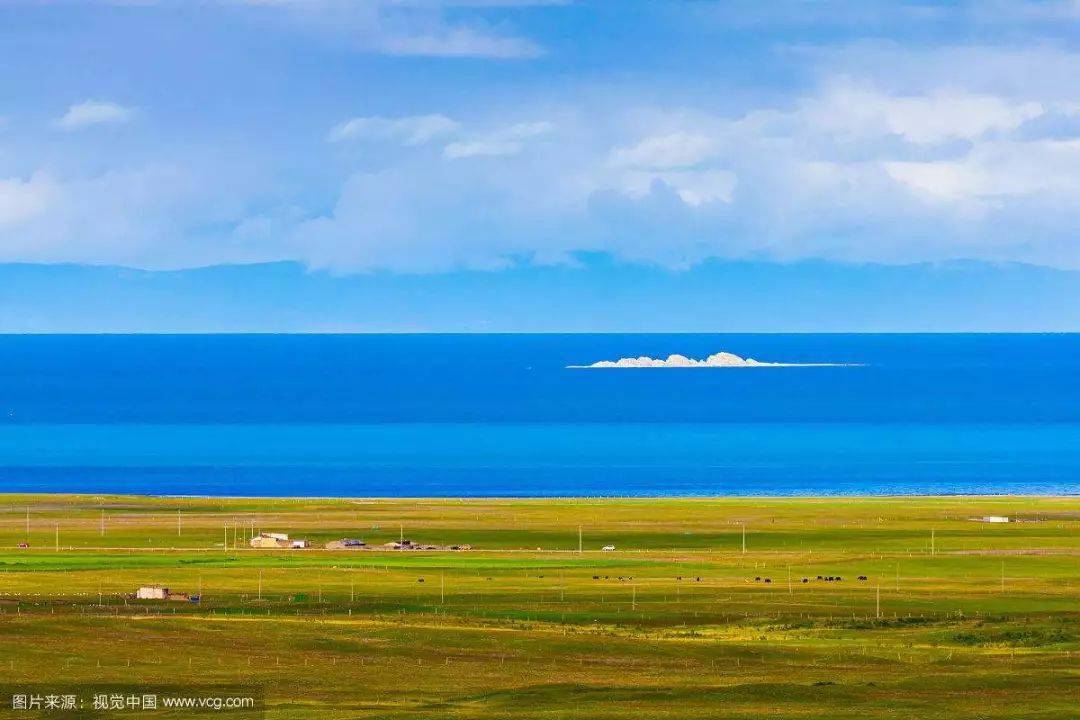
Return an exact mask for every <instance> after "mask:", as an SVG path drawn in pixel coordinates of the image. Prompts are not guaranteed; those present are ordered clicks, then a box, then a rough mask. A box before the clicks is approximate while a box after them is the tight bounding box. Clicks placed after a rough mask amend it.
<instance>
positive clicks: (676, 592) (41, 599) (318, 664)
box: [0, 488, 1080, 720]
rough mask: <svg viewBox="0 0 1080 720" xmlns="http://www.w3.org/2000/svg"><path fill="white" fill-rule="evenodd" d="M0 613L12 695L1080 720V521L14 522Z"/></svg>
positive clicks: (489, 508)
mask: <svg viewBox="0 0 1080 720" xmlns="http://www.w3.org/2000/svg"><path fill="white" fill-rule="evenodd" d="M298 490H299V491H302V489H301V488H298ZM983 515H1008V516H1010V517H1012V518H1014V519H1018V520H1020V521H1021V522H1010V523H1008V524H999V525H994V524H986V523H980V522H974V521H972V520H971V518H973V517H979V516H983ZM579 529H580V542H581V551H579V549H578V548H579ZM259 530H263V531H271V530H272V531H283V532H288V533H290V534H291V535H293V536H295V537H304V538H307V539H309V540H312V541H313V542H314V543H315V544H316V545H320V546H321V545H322V544H323V543H325V542H326V541H329V540H334V539H339V538H342V537H359V538H362V539H364V540H365V541H367V542H368V543H369V544H372V545H376V544H380V543H384V542H387V541H390V540H395V539H398V538H399V537H400V536H402V535H403V536H404V537H407V538H409V539H412V540H414V541H416V542H429V543H433V544H456V543H469V544H471V545H473V546H474V548H475V549H474V550H472V551H469V552H459V553H449V552H416V553H411V552H410V553H405V552H391V551H378V550H365V551H327V550H318V549H313V550H293V551H285V550H252V549H249V548H248V547H247V542H246V538H247V537H248V536H249V535H250V534H251V533H252V532H256V531H259ZM744 537H745V550H744V545H743V542H744ZM20 543H27V544H28V545H29V547H27V548H20V547H18V546H19V544H20ZM608 544H611V545H614V546H615V547H616V550H615V551H614V552H602V551H601V550H600V548H601V547H602V546H604V545H608ZM819 575H821V576H824V577H827V576H840V577H842V578H843V580H842V581H838V582H827V581H824V580H820V581H819V580H817V577H818V576H819ZM860 575H862V576H866V578H867V579H866V580H858V579H857V578H858V576H860ZM755 578H762V579H761V580H755ZM764 578H769V580H770V582H768V583H766V582H764ZM803 578H807V579H808V582H805V583H804V582H803ZM144 584H162V585H167V586H169V587H170V588H173V589H174V590H182V591H187V592H192V593H197V592H198V593H201V595H202V602H201V603H199V604H193V603H177V602H140V601H134V600H132V599H130V598H129V597H128V595H129V594H130V593H132V592H133V591H134V590H135V588H136V587H137V586H139V585H144ZM0 612H2V613H3V614H0V670H3V671H4V675H5V678H4V680H3V682H4V683H7V684H8V685H15V686H18V685H19V684H20V683H55V684H56V685H58V686H61V685H62V686H64V687H74V688H78V689H80V690H81V691H85V693H86V694H91V693H93V692H94V690H95V689H96V688H101V687H107V686H111V685H131V686H139V685H151V684H178V683H179V684H185V685H187V684H190V685H192V686H196V687H198V686H210V685H215V684H233V683H236V684H240V685H243V686H248V687H259V688H262V689H263V691H264V692H265V699H266V717H269V718H307V717H320V718H443V717H446V718H462V719H464V718H470V719H473V718H475V719H481V718H484V719H487V718H513V719H515V720H517V719H521V718H639V717H652V718H717V717H730V718H751V717H753V718H759V717H762V716H772V717H783V718H875V717H903V718H909V717H911V718H915V717H918V718H967V717H971V718H975V717H978V718H1047V719H1050V718H1053V719H1055V720H1057V719H1058V718H1067V717H1080V714H1078V710H1077V708H1078V707H1080V671H1078V668H1080V664H1078V662H1077V659H1078V651H1080V498H1077V497H1070V498H1048V497H1039V498H1035V497H1032V498H1027V497H947V498H945V497H943V498H928V497H911V498H859V499H854V498H852V499H847V498H829V499H817V498H806V499H673V500H574V499H563V500H460V501H459V500H311V499H302V500H297V499H287V500H286V499H282V500H266V499H257V500H256V499H207V498H145V497H98V496H94V497H91V496H56V495H51V496H14V495H7V496H0ZM211 715H213V713H211ZM141 716H146V715H145V714H144V715H141ZM187 716H193V714H191V713H189V714H188V715H187ZM217 716H219V717H220V716H222V714H221V713H218V714H217Z"/></svg>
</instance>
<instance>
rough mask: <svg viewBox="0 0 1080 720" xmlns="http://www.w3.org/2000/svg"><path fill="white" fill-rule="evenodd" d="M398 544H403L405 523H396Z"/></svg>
mask: <svg viewBox="0 0 1080 720" xmlns="http://www.w3.org/2000/svg"><path fill="white" fill-rule="evenodd" d="M397 539H398V542H405V523H398V536H397Z"/></svg>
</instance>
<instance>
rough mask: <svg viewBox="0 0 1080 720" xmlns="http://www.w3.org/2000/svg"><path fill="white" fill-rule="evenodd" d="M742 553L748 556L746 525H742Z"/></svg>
mask: <svg viewBox="0 0 1080 720" xmlns="http://www.w3.org/2000/svg"><path fill="white" fill-rule="evenodd" d="M742 552H743V555H745V554H746V523H743V524H742Z"/></svg>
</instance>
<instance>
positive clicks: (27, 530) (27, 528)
mask: <svg viewBox="0 0 1080 720" xmlns="http://www.w3.org/2000/svg"><path fill="white" fill-rule="evenodd" d="M26 537H30V508H29V507H27V508H26Z"/></svg>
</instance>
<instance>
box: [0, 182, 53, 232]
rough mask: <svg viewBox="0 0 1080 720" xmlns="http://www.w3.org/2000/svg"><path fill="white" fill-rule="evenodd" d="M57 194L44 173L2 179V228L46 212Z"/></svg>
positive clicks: (0, 208) (0, 203)
mask: <svg viewBox="0 0 1080 720" xmlns="http://www.w3.org/2000/svg"><path fill="white" fill-rule="evenodd" d="M54 195H55V186H54V185H53V183H52V181H51V180H50V179H49V178H48V177H46V176H45V175H42V174H37V175H34V176H33V177H31V178H30V179H28V180H21V179H19V178H7V179H0V229H4V228H5V227H6V226H14V225H17V224H19V223H22V222H25V221H27V220H29V219H31V218H33V217H35V216H38V215H40V214H41V213H43V212H45V210H46V208H47V207H48V205H49V202H50V200H51V199H52V198H53V196H54Z"/></svg>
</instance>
